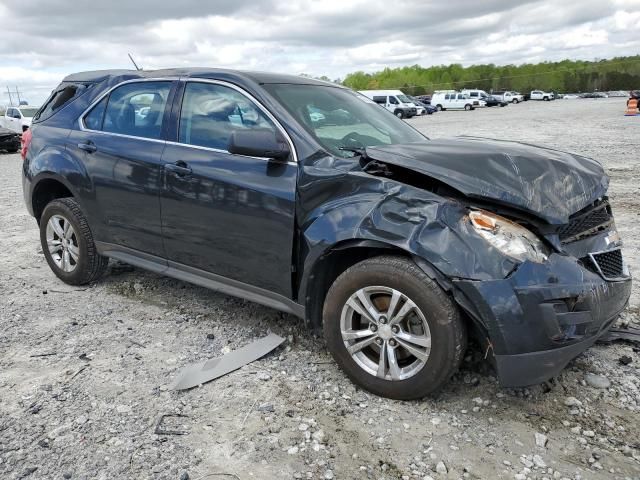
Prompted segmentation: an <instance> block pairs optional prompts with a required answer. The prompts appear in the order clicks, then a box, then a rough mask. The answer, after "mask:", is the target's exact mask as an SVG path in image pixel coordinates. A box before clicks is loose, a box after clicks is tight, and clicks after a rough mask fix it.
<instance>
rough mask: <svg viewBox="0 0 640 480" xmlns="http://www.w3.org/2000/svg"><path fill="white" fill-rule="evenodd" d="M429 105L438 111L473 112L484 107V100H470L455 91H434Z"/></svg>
mask: <svg viewBox="0 0 640 480" xmlns="http://www.w3.org/2000/svg"><path fill="white" fill-rule="evenodd" d="M431 105H435V107H436V108H437V109H438V110H439V111H440V110H475V109H476V108H480V107H485V106H486V102H485V101H484V100H472V99H470V98H469V97H468V96H467V95H465V94H463V93H460V92H456V91H455V90H436V91H435V92H434V93H433V95H432V96H431Z"/></svg>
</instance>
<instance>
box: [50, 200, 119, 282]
mask: <svg viewBox="0 0 640 480" xmlns="http://www.w3.org/2000/svg"><path fill="white" fill-rule="evenodd" d="M40 243H41V244H42V251H43V252H44V256H45V258H46V259H47V263H48V264H49V267H50V268H51V270H53V273H55V274H56V276H57V277H58V278H59V279H60V280H62V281H63V282H65V283H68V284H69V285H85V284H87V283H91V282H94V281H96V280H98V279H99V278H100V277H101V276H102V275H103V274H104V272H105V270H106V269H107V265H108V264H109V259H108V258H107V257H103V256H101V255H99V254H98V251H97V249H96V245H95V243H94V241H93V234H92V233H91V229H90V228H89V223H88V222H87V219H86V217H85V216H84V214H83V213H82V210H81V209H80V205H79V204H78V202H77V201H76V200H75V199H73V198H59V199H57V200H53V201H52V202H50V203H49V204H48V205H47V206H46V207H45V209H44V212H43V213H42V217H41V218H40Z"/></svg>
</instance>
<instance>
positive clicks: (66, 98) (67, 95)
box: [33, 83, 90, 122]
mask: <svg viewBox="0 0 640 480" xmlns="http://www.w3.org/2000/svg"><path fill="white" fill-rule="evenodd" d="M89 85H90V84H88V83H87V84H85V83H62V84H60V86H59V87H58V88H56V89H55V90H54V91H53V92H52V93H51V95H50V96H49V98H48V99H47V101H46V102H44V104H43V105H42V107H40V110H38V111H37V112H36V114H35V115H34V116H33V121H34V122H39V121H42V120H46V119H47V118H49V117H51V116H52V115H53V114H54V113H56V112H57V111H58V110H60V109H61V108H62V107H64V106H65V105H67V104H69V103H70V102H71V101H73V100H74V99H75V98H77V97H79V96H80V95H81V94H82V93H84V92H85V91H86V89H87V88H88V86H89Z"/></svg>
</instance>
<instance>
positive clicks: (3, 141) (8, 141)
mask: <svg viewBox="0 0 640 480" xmlns="http://www.w3.org/2000/svg"><path fill="white" fill-rule="evenodd" d="M19 149H20V134H19V133H16V132H14V131H13V130H9V129H8V128H4V127H0V150H4V151H6V152H9V153H13V152H17V151H18V150H19Z"/></svg>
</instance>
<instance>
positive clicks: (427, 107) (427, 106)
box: [407, 95, 438, 115]
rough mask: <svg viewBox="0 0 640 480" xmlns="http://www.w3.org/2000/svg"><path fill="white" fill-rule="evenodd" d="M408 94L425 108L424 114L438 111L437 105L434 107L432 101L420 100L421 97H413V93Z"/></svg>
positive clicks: (417, 104) (415, 102)
mask: <svg viewBox="0 0 640 480" xmlns="http://www.w3.org/2000/svg"><path fill="white" fill-rule="evenodd" d="M407 96H408V97H409V99H410V100H411V101H412V102H413V103H414V105H416V106H418V107H422V108H424V114H423V115H433V114H434V113H436V112H437V111H438V109H437V108H436V107H432V106H431V104H430V103H426V102H424V101H422V100H420V98H418V97H412V96H411V95H407Z"/></svg>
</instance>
